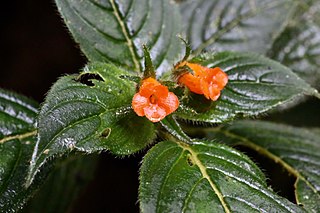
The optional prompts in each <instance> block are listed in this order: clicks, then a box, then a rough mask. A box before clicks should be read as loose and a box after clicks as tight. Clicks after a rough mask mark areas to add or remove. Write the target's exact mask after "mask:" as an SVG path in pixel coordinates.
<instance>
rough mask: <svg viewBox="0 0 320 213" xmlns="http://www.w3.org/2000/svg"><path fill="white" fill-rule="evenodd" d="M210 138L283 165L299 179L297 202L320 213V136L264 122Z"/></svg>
mask: <svg viewBox="0 0 320 213" xmlns="http://www.w3.org/2000/svg"><path fill="white" fill-rule="evenodd" d="M207 136H208V137H209V138H215V139H218V140H220V141H223V142H225V143H228V144H232V145H243V146H247V147H249V148H252V149H254V150H256V151H257V152H258V153H260V154H263V155H265V156H267V157H269V158H271V159H273V160H274V161H275V162H276V163H279V164H281V165H282V166H283V167H284V168H285V169H287V170H288V172H289V173H291V174H292V175H294V176H295V177H296V178H297V180H296V183H295V187H296V191H295V193H296V199H297V202H298V203H299V204H301V205H303V206H304V208H306V209H307V210H308V211H310V212H320V154H319V153H320V132H317V131H309V130H307V129H304V128H296V127H290V126H286V125H280V124H274V123H270V122H263V121H238V122H235V123H233V124H232V125H228V126H226V127H223V128H216V129H214V128H210V129H207Z"/></svg>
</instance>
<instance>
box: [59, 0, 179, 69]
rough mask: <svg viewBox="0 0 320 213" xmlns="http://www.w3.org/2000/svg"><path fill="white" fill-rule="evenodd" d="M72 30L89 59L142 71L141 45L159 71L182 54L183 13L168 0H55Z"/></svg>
mask: <svg viewBox="0 0 320 213" xmlns="http://www.w3.org/2000/svg"><path fill="white" fill-rule="evenodd" d="M56 4H57V6H58V9H59V11H60V13H61V14H62V16H63V18H64V20H65V22H66V24H67V26H68V28H69V30H70V31H71V33H72V35H73V37H74V38H75V40H76V42H78V43H79V44H80V47H81V49H82V51H83V52H84V54H85V55H86V56H87V57H88V58H89V60H90V61H93V62H94V61H101V62H112V63H114V64H117V65H120V66H122V67H126V68H127V69H130V70H135V71H142V68H143V67H142V64H143V63H142V57H143V48H142V45H144V44H146V45H147V46H148V47H149V48H150V53H151V57H152V58H153V62H154V65H155V67H157V68H158V71H159V73H161V72H163V71H166V70H167V69H168V68H171V67H172V64H173V63H174V61H172V60H174V59H175V58H176V57H178V56H179V54H181V51H182V45H181V42H180V40H179V39H178V38H176V35H177V34H178V33H179V32H180V31H181V30H180V26H181V23H180V19H181V18H180V14H179V12H178V9H177V7H176V5H175V4H174V2H173V1H169V0H161V1H159V0H104V1H102V0H97V1H93V0H87V1H77V0H56Z"/></svg>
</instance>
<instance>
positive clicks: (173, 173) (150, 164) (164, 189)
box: [139, 141, 303, 213]
mask: <svg viewBox="0 0 320 213" xmlns="http://www.w3.org/2000/svg"><path fill="white" fill-rule="evenodd" d="M139 191H140V194H139V198H140V206H141V210H142V212H213V211H214V212H217V213H218V212H229V213H230V212H288V213H289V212H303V211H302V210H301V209H300V208H299V207H297V206H296V205H294V204H292V203H290V202H289V201H288V200H286V199H284V198H281V197H280V196H278V195H277V194H275V193H274V192H272V190H270V189H269V188H268V186H267V184H266V181H265V177H264V175H263V173H262V172H261V171H260V170H259V168H258V167H257V166H256V165H255V164H254V163H253V162H252V161H251V160H250V159H249V158H248V157H246V156H245V155H243V154H241V153H239V152H238V151H236V150H234V149H232V148H229V147H226V146H223V145H219V144H216V143H214V142H201V141H196V142H195V141H194V144H193V145H186V144H182V143H179V142H177V143H175V142H171V141H164V142H161V143H159V144H157V145H156V146H155V147H153V148H152V149H151V150H150V151H149V152H148V154H147V155H146V157H145V158H144V160H143V164H142V167H141V173H140V190H139Z"/></svg>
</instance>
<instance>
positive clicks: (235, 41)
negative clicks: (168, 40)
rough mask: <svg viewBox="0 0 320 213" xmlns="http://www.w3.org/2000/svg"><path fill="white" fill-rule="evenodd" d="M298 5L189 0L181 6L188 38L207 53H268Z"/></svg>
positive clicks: (280, 0) (283, 0)
mask: <svg viewBox="0 0 320 213" xmlns="http://www.w3.org/2000/svg"><path fill="white" fill-rule="evenodd" d="M297 5H298V1H291V0H259V1H250V0H237V1H233V0H187V1H184V2H183V3H181V4H180V12H181V14H182V16H183V21H184V28H185V32H186V37H187V39H188V40H189V42H190V43H191V45H192V48H193V49H194V50H195V51H196V54H199V53H200V52H201V51H203V50H213V51H226V50H228V51H254V52H258V53H265V52H266V51H267V50H268V48H269V47H270V46H271V45H272V43H273V37H275V36H276V35H277V33H279V32H281V29H282V27H283V26H284V25H285V24H286V23H285V22H286V21H287V20H288V19H290V18H291V16H292V12H293V11H294V9H295V8H296V7H297Z"/></svg>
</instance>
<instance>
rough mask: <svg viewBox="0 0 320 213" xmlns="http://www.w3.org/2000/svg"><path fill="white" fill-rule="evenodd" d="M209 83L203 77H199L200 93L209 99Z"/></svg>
mask: <svg viewBox="0 0 320 213" xmlns="http://www.w3.org/2000/svg"><path fill="white" fill-rule="evenodd" d="M209 86H210V85H209V83H208V81H207V80H206V79H205V78H201V79H200V88H201V91H202V94H203V95H204V96H205V97H206V99H210V92H209Z"/></svg>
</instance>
